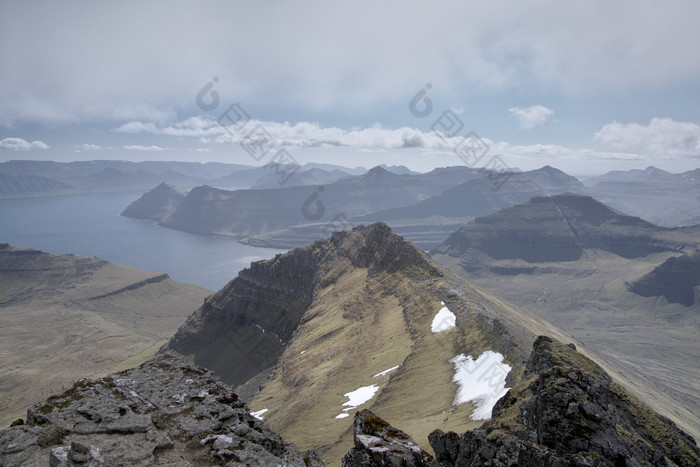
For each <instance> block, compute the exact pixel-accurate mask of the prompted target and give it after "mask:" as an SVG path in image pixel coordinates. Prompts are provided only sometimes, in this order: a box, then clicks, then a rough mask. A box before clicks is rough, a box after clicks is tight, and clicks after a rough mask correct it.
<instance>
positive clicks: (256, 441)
mask: <svg viewBox="0 0 700 467" xmlns="http://www.w3.org/2000/svg"><path fill="white" fill-rule="evenodd" d="M13 425H14V426H12V427H10V428H8V429H7V430H5V431H4V432H2V433H1V435H0V466H3V467H5V466H6V467H10V466H19V465H29V466H34V465H51V466H52V467H58V466H60V467H64V466H65V467H68V466H101V465H104V466H146V465H169V466H195V465H197V466H202V465H230V466H242V465H258V466H275V465H285V466H322V465H323V462H321V461H320V460H318V458H317V457H316V455H315V454H314V453H313V452H307V453H301V452H299V450H298V449H297V448H296V447H295V446H294V445H293V444H287V443H285V442H284V441H283V440H282V438H280V436H279V435H277V434H276V433H274V432H273V431H271V430H270V429H269V428H267V426H266V425H265V424H264V423H263V422H262V421H260V420H259V419H257V418H255V417H254V416H253V415H251V414H250V412H249V410H248V408H247V407H246V405H245V403H244V402H243V401H241V400H239V399H238V396H237V395H236V394H234V393H233V391H232V390H231V388H229V387H228V386H226V385H224V384H222V383H221V382H220V381H219V380H217V379H216V378H214V377H213V376H212V373H211V372H209V371H207V370H205V369H203V368H200V367H197V366H195V365H191V364H187V363H184V362H183V361H181V360H179V359H178V358H176V357H174V356H173V355H169V354H166V355H161V356H158V357H156V358H154V359H152V360H150V361H148V362H146V363H145V364H143V365H141V366H140V367H138V368H134V369H131V370H128V371H125V372H121V373H118V374H112V375H109V376H107V377H104V378H100V379H96V380H89V379H81V380H78V381H77V382H76V383H75V384H74V385H73V387H72V388H70V389H69V390H67V391H66V392H64V393H63V394H61V395H58V396H53V397H50V398H49V399H48V400H47V401H45V402H42V403H40V404H37V405H34V406H32V407H31V408H30V409H29V410H28V411H27V420H26V423H24V422H23V421H22V420H18V421H17V422H15V423H13Z"/></svg>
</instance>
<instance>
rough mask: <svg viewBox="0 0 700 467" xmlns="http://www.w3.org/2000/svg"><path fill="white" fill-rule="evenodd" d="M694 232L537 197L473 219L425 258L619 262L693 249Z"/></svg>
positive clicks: (570, 197) (595, 205)
mask: <svg viewBox="0 0 700 467" xmlns="http://www.w3.org/2000/svg"><path fill="white" fill-rule="evenodd" d="M698 232H699V230H698V228H690V227H689V228H686V229H682V228H681V229H669V228H665V227H658V226H655V225H653V224H650V223H648V222H646V221H644V220H642V219H640V218H638V217H632V216H627V215H625V214H622V213H620V212H618V211H615V210H614V209H611V208H609V207H607V206H605V205H604V204H602V203H600V202H598V201H596V200H594V199H593V198H591V197H588V196H581V195H574V194H570V193H567V194H562V195H557V196H551V197H537V198H533V199H532V200H530V201H528V202H526V203H523V204H520V205H517V206H514V207H512V208H507V209H503V210H501V211H499V212H496V213H493V214H489V215H486V216H482V217H478V218H476V219H475V220H474V221H473V222H470V223H469V224H467V225H465V226H463V227H462V228H460V229H459V230H458V231H457V232H455V233H454V234H453V235H452V236H451V237H450V238H448V239H447V240H446V241H445V243H444V244H442V245H440V246H438V247H436V248H435V249H434V250H433V251H431V254H446V255H449V256H453V257H459V256H463V255H469V253H470V251H481V252H483V253H486V254H487V255H489V256H490V257H492V258H495V259H508V258H520V259H523V260H525V261H528V262H547V261H555V262H556V261H574V260H577V259H579V258H581V255H582V254H583V251H584V250H585V249H593V248H595V249H600V250H604V251H609V252H611V253H614V254H616V255H618V256H621V257H623V258H637V257H642V256H646V255H649V254H651V253H656V252H663V251H674V252H680V251H683V250H684V249H685V248H687V247H692V246H696V245H697V244H698V241H697V237H694V235H695V234H697V233H698Z"/></svg>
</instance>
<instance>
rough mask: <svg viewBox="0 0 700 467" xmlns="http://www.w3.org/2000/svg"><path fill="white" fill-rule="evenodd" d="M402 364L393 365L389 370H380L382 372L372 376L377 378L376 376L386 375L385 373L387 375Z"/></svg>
mask: <svg viewBox="0 0 700 467" xmlns="http://www.w3.org/2000/svg"><path fill="white" fill-rule="evenodd" d="M400 366H401V365H396V366H392V367H391V368H389V369H388V370H384V371H380V372H379V373H377V374H376V375H374V376H372V378H376V377H378V376H384V375H386V374H389V373H391V372H392V371H394V370H396V369H397V368H398V367H400Z"/></svg>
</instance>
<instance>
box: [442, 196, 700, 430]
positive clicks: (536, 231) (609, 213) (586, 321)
mask: <svg viewBox="0 0 700 467" xmlns="http://www.w3.org/2000/svg"><path fill="white" fill-rule="evenodd" d="M699 245H700V226H694V227H682V228H666V227H660V226H656V225H653V224H651V223H649V222H646V221H644V220H642V219H640V218H638V217H633V216H628V215H626V214H623V213H621V212H619V211H616V210H614V209H612V208H610V207H608V206H606V205H604V204H602V203H600V202H598V201H596V200H594V199H592V198H590V197H586V196H580V195H572V194H563V195H558V196H552V197H541V198H535V199H533V200H531V201H529V202H527V203H523V204H520V205H517V206H514V207H512V208H507V209H503V210H501V211H499V212H496V213H493V214H489V215H486V216H482V217H478V218H476V219H475V220H474V221H472V222H470V223H468V224H467V225H465V226H463V227H462V228H460V229H459V230H458V231H456V232H455V233H454V234H453V235H452V236H451V237H450V238H449V239H448V240H446V241H445V243H443V244H442V245H440V246H439V247H437V248H435V249H434V250H432V251H431V254H432V255H433V257H434V258H435V259H437V260H438V261H440V262H441V263H442V264H444V265H446V266H448V267H449V268H450V269H451V270H452V271H453V272H456V273H457V274H459V275H461V276H463V277H465V278H467V279H469V280H472V281H474V282H475V283H477V284H478V285H479V286H481V287H484V288H486V289H487V290H490V291H493V293H494V294H496V295H497V296H499V297H500V298H503V299H506V300H508V301H510V302H512V303H515V304H517V305H519V306H521V307H523V308H524V309H525V310H527V311H529V312H531V313H533V314H534V315H535V316H538V317H540V318H541V319H545V320H548V321H550V322H552V323H553V324H555V325H557V326H559V327H561V328H563V329H564V330H565V331H568V332H570V333H571V334H572V335H574V336H575V337H576V338H578V339H579V340H581V341H582V342H584V343H586V344H587V345H588V346H589V348H595V349H596V351H597V352H599V353H602V354H604V358H605V360H606V361H607V362H609V363H611V364H614V365H615V366H616V367H617V368H620V369H621V371H623V372H624V373H625V374H626V375H630V376H632V377H634V378H639V379H640V380H641V381H644V383H640V384H639V386H638V387H640V388H644V390H645V391H652V393H653V394H654V395H653V397H654V398H655V399H657V400H658V401H659V402H657V403H656V405H654V407H655V409H656V410H663V409H662V408H661V407H660V405H666V406H671V405H673V406H675V407H676V408H675V409H674V412H675V414H676V416H677V417H679V418H678V419H680V420H682V423H683V426H684V428H685V429H688V430H690V431H691V432H692V433H693V434H694V435H695V436H697V435H698V433H699V432H700V417H698V416H697V414H698V413H700V399H698V397H697V394H699V393H700V384H699V383H698V381H700V364H699V363H698V362H700V350H699V349H698V347H697V344H696V342H697V340H696V338H695V337H694V335H695V331H694V330H695V329H697V328H698V326H699V325H700V301H698V300H696V298H695V297H696V296H697V295H698V289H699V288H698V286H697V285H698V284H697V272H696V270H697V260H696V258H697V256H696V254H697V253H696V252H697V250H698V248H699Z"/></svg>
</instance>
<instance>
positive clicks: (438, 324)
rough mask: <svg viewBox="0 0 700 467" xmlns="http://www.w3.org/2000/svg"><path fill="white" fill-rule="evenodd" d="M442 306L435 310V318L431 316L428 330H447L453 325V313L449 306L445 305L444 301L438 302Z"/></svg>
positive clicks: (434, 331)
mask: <svg viewBox="0 0 700 467" xmlns="http://www.w3.org/2000/svg"><path fill="white" fill-rule="evenodd" d="M440 305H442V308H440V311H438V312H437V314H436V315H435V318H433V323H432V324H431V325H430V330H431V331H433V333H438V332H443V331H447V330H448V329H452V328H453V327H455V320H456V319H457V318H456V317H455V314H454V313H452V312H451V311H450V309H449V308H447V307H446V306H445V302H440Z"/></svg>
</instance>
